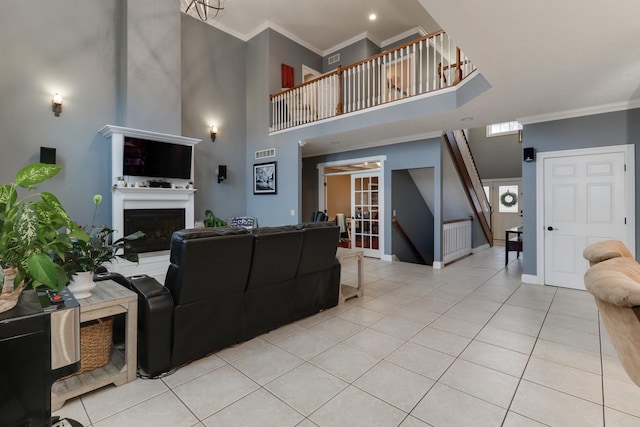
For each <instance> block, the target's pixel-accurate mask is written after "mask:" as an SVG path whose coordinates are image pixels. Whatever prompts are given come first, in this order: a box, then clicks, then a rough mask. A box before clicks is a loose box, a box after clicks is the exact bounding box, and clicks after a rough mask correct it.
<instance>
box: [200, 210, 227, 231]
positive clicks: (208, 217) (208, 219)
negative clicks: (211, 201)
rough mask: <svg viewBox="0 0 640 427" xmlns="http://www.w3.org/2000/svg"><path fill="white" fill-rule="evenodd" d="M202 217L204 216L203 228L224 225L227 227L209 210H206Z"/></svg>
mask: <svg viewBox="0 0 640 427" xmlns="http://www.w3.org/2000/svg"><path fill="white" fill-rule="evenodd" d="M204 215H205V219H204V226H205V227H224V226H225V225H227V223H226V222H224V221H223V220H222V219H220V218H218V217H217V216H215V215H214V214H213V212H211V210H209V209H207V210H206V211H205V212H204Z"/></svg>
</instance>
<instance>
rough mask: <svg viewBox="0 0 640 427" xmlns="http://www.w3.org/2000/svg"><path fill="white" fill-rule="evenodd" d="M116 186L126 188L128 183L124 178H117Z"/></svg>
mask: <svg viewBox="0 0 640 427" xmlns="http://www.w3.org/2000/svg"><path fill="white" fill-rule="evenodd" d="M115 185H116V187H126V186H127V183H126V182H125V180H124V177H123V176H117V177H116V184H115Z"/></svg>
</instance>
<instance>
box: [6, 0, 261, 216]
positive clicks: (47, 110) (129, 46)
mask: <svg viewBox="0 0 640 427" xmlns="http://www.w3.org/2000/svg"><path fill="white" fill-rule="evenodd" d="M128 3H130V4H129V6H131V8H133V9H135V13H133V11H132V9H131V8H130V9H127V8H126V7H125V6H126V4H127V2H123V1H120V0H101V1H96V2H78V1H75V0H60V1H57V2H55V3H49V2H39V4H38V6H37V9H38V13H34V6H33V5H32V4H29V3H24V2H10V3H7V4H6V5H3V11H2V14H0V51H1V52H2V73H1V76H0V94H2V99H3V102H2V103H0V129H2V132H1V133H0V150H1V155H0V183H7V182H10V181H12V180H13V177H14V175H15V173H16V172H17V170H18V169H19V168H21V167H23V166H26V165H27V164H29V163H32V162H35V161H38V160H39V150H40V146H46V147H54V148H56V149H57V163H58V164H59V165H60V166H62V167H63V171H62V172H61V173H60V174H59V175H58V176H56V177H55V178H54V179H53V180H51V181H50V182H47V183H44V184H43V185H40V186H39V189H41V190H47V191H51V192H52V193H54V194H56V195H57V196H58V197H59V199H60V201H61V202H62V204H63V206H64V207H65V208H66V209H67V211H68V212H69V214H70V215H71V217H72V218H73V219H74V220H76V221H77V222H79V223H80V224H87V223H88V222H89V221H91V216H92V213H93V201H92V197H93V195H94V194H96V193H101V194H102V195H103V196H104V199H103V202H102V204H101V205H100V209H99V210H98V215H97V223H103V224H110V223H111V198H110V197H109V196H110V188H111V184H112V182H111V146H110V141H108V140H107V139H106V138H104V137H102V136H100V135H98V130H99V129H101V128H102V127H103V126H104V125H106V124H114V125H121V126H124V125H130V126H135V127H140V128H143V129H145V130H150V131H156V132H170V133H177V134H184V135H186V136H191V137H196V138H202V139H203V142H201V143H200V144H198V146H197V147H196V177H195V179H196V185H197V186H198V188H199V191H198V192H197V193H196V196H195V200H196V218H198V217H199V216H202V212H201V211H202V210H203V209H205V208H212V209H214V210H216V211H217V212H219V214H220V215H221V216H227V215H236V214H245V213H246V185H247V184H246V183H247V174H246V173H245V169H246V149H245V140H246V127H245V123H246V104H245V101H244V90H245V88H246V87H247V86H246V85H245V80H246V76H245V72H244V69H245V63H244V61H245V58H246V57H245V55H244V53H245V52H244V50H245V48H246V46H245V44H244V43H243V42H241V41H239V40H237V39H235V38H233V37H231V36H229V35H227V34H225V33H222V32H220V31H218V30H215V29H213V28H211V27H209V26H206V25H204V24H202V23H200V22H198V21H197V20H195V19H191V18H188V17H186V16H184V15H182V14H181V13H180V11H179V7H178V4H177V3H175V2H174V1H173V0H162V2H160V3H158V4H155V3H154V7H153V8H151V9H148V8H146V9H145V8H140V7H139V6H140V5H141V4H139V3H138V2H135V3H136V4H135V5H133V3H134V2H128ZM149 11H154V12H153V14H152V15H151V16H150V15H149V13H150V12H149ZM136 16H137V18H136ZM128 20H134V22H133V23H132V25H133V26H134V27H137V28H139V29H140V32H139V33H138V34H137V35H135V36H134V35H132V34H131V32H130V31H129V32H127V28H126V26H127V22H128ZM136 20H138V21H145V22H135V21H136ZM146 21H156V22H155V24H157V25H159V27H161V28H160V29H159V27H158V26H154V25H152V24H151V23H150V22H146ZM53 23H55V25H52V24H53ZM138 24H139V25H138ZM143 24H144V25H143ZM181 27H182V29H181ZM181 31H183V32H184V38H185V40H183V42H182V45H181V47H180V39H181V34H180V32H181ZM134 39H135V43H134ZM174 43H177V46H178V49H177V50H176V49H175V45H174ZM134 46H135V47H134ZM145 47H147V48H148V49H149V50H148V51H147V53H148V54H151V55H155V56H158V58H155V59H154V58H148V57H145V56H143V55H144V54H143V53H142V52H144V50H145ZM128 50H131V52H128ZM137 56H139V57H137ZM265 57H266V54H265ZM143 59H144V60H143ZM132 60H137V61H138V63H137V64H135V63H134V64H132ZM176 66H177V67H178V71H177V74H176V69H175V67H176ZM131 67H133V69H131ZM181 72H182V73H183V74H184V75H182V76H181ZM262 74H264V73H262ZM132 76H137V78H138V79H142V81H136V80H135V79H132ZM265 79H266V77H265ZM221 82H222V83H221ZM181 83H182V84H181ZM149 84H150V85H151V86H152V88H153V90H152V92H151V93H147V94H146V95H142V94H141V92H140V89H141V88H145V87H146V88H149ZM134 86H135V91H132V89H133V87H134ZM55 92H59V93H60V94H61V95H62V96H63V110H62V114H61V115H60V117H54V115H53V112H52V111H51V98H52V96H53V94H54V93H55ZM136 94H137V95H136ZM176 94H177V95H176ZM238 94H239V96H238ZM134 95H135V96H134ZM127 102H131V103H133V104H134V105H135V107H133V109H131V108H129V110H128V111H127V110H126V109H125V108H124V105H125V104H126V103H127ZM181 110H182V113H181ZM210 118H212V119H214V120H218V121H219V122H218V126H219V128H220V136H219V139H218V141H216V143H212V142H211V141H210V139H209V134H208V129H207V127H208V124H209V119H210ZM181 127H182V128H183V129H184V132H182V133H181V132H180V128H181ZM219 163H222V164H227V165H228V166H229V180H228V182H226V183H225V184H220V185H218V184H217V183H215V176H214V175H213V169H214V168H215V165H217V164H219ZM218 207H219V208H220V209H218Z"/></svg>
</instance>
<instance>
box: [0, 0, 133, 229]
mask: <svg viewBox="0 0 640 427" xmlns="http://www.w3.org/2000/svg"><path fill="white" fill-rule="evenodd" d="M119 3H120V2H119V1H116V0H101V1H99V2H78V1H73V0H60V1H56V2H38V4H37V5H34V4H33V3H29V2H5V3H4V4H3V5H2V13H1V14H0V52H2V66H1V69H2V71H1V72H0V94H2V102H1V103H0V129H2V132H0V150H1V155H0V183H3V184H4V183H8V182H10V181H12V180H13V177H14V175H15V173H16V172H17V170H18V169H19V168H21V167H23V166H26V165H27V164H29V163H32V162H35V161H38V160H39V150H40V146H47V147H54V148H56V149H57V163H58V165H60V166H62V167H63V171H62V172H61V173H60V174H59V175H58V176H56V177H55V178H54V179H53V180H52V181H50V182H48V183H45V185H40V186H39V189H40V190H47V191H51V192H52V193H54V194H56V195H57V196H58V198H59V199H60V201H61V203H62V204H63V206H64V207H65V208H66V209H67V210H68V212H69V214H70V215H71V217H72V219H74V220H75V221H77V222H79V223H80V224H88V223H89V222H90V221H91V215H92V213H93V200H92V197H93V195H94V194H96V193H102V194H103V196H104V201H103V202H102V205H101V206H100V209H99V211H98V216H97V223H110V220H111V201H110V197H109V196H110V187H111V160H110V157H111V148H110V144H109V143H108V142H107V140H106V139H105V138H103V137H102V136H99V135H98V130H99V129H100V128H102V127H103V126H104V125H106V124H117V123H116V118H117V107H116V100H117V74H118V61H117V50H118V42H117V41H118V37H119V36H118V34H119V33H120V32H121V31H122V27H121V25H120V19H119V18H120V12H121V11H120V10H119V8H118V5H119ZM55 92H59V93H60V94H61V95H62V96H63V106H62V114H61V115H60V117H54V115H53V112H52V111H51V98H52V96H53V94H54V93H55Z"/></svg>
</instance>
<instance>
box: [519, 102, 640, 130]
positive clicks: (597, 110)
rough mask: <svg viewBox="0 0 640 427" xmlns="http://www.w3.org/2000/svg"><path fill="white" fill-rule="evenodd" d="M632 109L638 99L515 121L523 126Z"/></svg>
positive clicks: (636, 104) (637, 105)
mask: <svg viewBox="0 0 640 427" xmlns="http://www.w3.org/2000/svg"><path fill="white" fill-rule="evenodd" d="M634 108H640V99H633V100H630V101H623V102H614V103H611V104H604V105H597V106H594V107H586V108H577V109H575V110H565V111H557V112H554V113H546V114H539V115H536V116H526V117H521V118H518V119H517V120H518V121H519V122H520V123H522V124H523V125H531V124H534V123H543V122H551V121H554V120H565V119H572V118H575V117H583V116H591V115H594V114H604V113H613V112H615V111H623V110H631V109H634Z"/></svg>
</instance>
